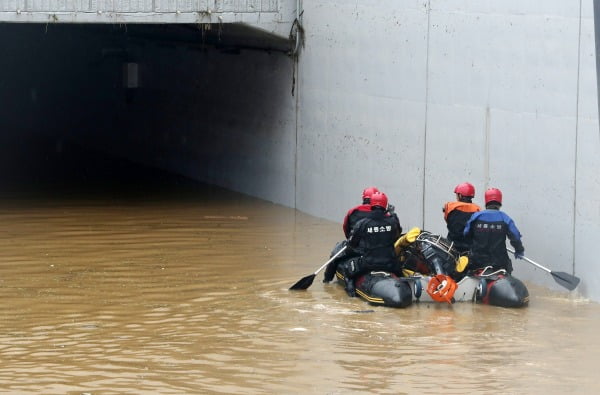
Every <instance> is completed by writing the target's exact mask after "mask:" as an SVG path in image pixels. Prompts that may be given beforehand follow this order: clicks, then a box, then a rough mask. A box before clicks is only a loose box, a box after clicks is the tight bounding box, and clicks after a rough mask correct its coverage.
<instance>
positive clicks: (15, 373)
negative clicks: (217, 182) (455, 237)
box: [0, 151, 600, 394]
mask: <svg viewBox="0 0 600 395" xmlns="http://www.w3.org/2000/svg"><path fill="white" fill-rule="evenodd" d="M61 152H64V151H61ZM95 155H97V154H95ZM84 156H85V157H86V158H88V159H89V158H92V157H94V161H93V163H94V165H93V166H88V165H86V163H87V162H81V161H80V162H77V163H75V164H69V162H68V161H69V160H73V159H74V158H75V157H69V156H68V155H64V156H61V157H62V159H61V161H63V160H64V162H62V165H61V166H63V165H64V166H65V167H63V170H64V169H71V170H72V171H71V172H65V171H62V172H54V173H52V174H54V175H57V174H67V173H68V174H70V175H69V177H66V178H64V179H62V180H58V181H57V180H55V179H54V178H53V177H42V176H41V175H40V173H38V172H32V174H34V173H35V174H38V175H39V177H38V181H37V183H36V184H35V185H38V188H37V189H36V187H35V185H29V187H28V188H25V187H23V185H25V184H28V183H26V182H23V175H21V176H20V177H17V176H15V177H12V178H10V177H5V179H6V180H8V179H12V180H13V181H14V180H20V182H16V181H15V182H14V183H12V184H10V185H9V184H5V188H4V189H3V192H4V193H3V194H2V198H1V199H0V300H1V301H2V302H1V303H0V350H1V356H2V362H3V363H2V364H1V366H0V392H1V393H78V394H80V393H91V394H100V393H101V394H183V393H185V394H209V393H210V394H219V393H221V394H249V393H251V394H258V393H268V394H274V393H280V394H284V393H285V394H294V393H297V394H300V393H302V394H354V393H389V394H391V393H393V394H397V393H436V394H437V393H456V394H459V393H460V394H463V393H515V394H516V393H566V392H569V393H592V392H597V391H598V390H599V389H600V385H599V384H598V382H597V380H596V378H595V374H596V370H597V368H596V366H597V365H598V363H599V362H600V357H599V356H598V354H597V353H594V352H593V350H595V349H598V348H599V347H600V336H598V331H599V329H600V306H599V305H598V304H596V303H591V302H588V301H586V300H582V299H578V298H577V297H576V296H573V295H571V296H569V295H567V294H565V293H551V292H550V291H548V290H545V289H541V288H537V287H534V286H533V285H529V291H530V294H531V301H530V305H529V307H527V308H524V309H503V308H499V307H492V306H482V305H473V304H470V303H462V304H455V305H453V306H449V305H445V304H444V305H441V304H440V305H437V304H436V305H434V304H417V305H414V306H411V307H410V308H407V309H391V308H384V307H373V306H369V305H368V304H366V303H365V302H364V301H362V300H360V299H358V298H354V299H351V298H348V297H347V296H346V294H345V292H344V291H343V289H342V287H341V286H338V285H336V284H333V283H332V284H322V282H321V279H322V274H319V276H317V278H316V279H315V282H314V283H313V285H312V286H311V287H310V288H309V289H308V290H307V291H305V292H304V291H300V292H290V291H288V288H289V287H290V286H291V285H292V284H293V283H294V282H296V281H297V280H298V279H300V278H302V277H303V276H305V275H307V274H310V273H312V272H313V271H314V270H315V269H316V268H318V267H319V266H320V265H321V264H322V263H323V262H324V261H325V260H327V257H328V254H329V251H330V249H331V248H332V247H333V245H334V243H335V242H336V241H338V240H339V239H340V238H341V237H342V230H341V226H340V224H338V223H332V222H329V221H325V220H321V219H318V218H314V217H311V216H307V215H304V214H301V213H299V212H296V211H295V210H291V209H287V208H284V207H281V206H277V205H274V204H271V203H268V202H264V201H261V200H257V199H253V198H249V197H247V196H244V195H239V194H235V193H231V192H227V191H222V190H220V189H218V188H214V187H207V186H203V185H199V184H195V183H193V182H189V181H186V180H184V179H181V178H176V177H169V176H167V175H165V174H163V173H156V172H153V171H152V170H149V169H143V168H139V167H136V166H133V165H131V164H127V163H125V162H120V161H118V160H116V159H114V158H102V157H100V156H97V157H96V156H92V155H91V154H89V153H87V154H86V155H84ZM75 159H77V158H75ZM78 160H81V158H78ZM58 163H59V162H54V165H53V166H58ZM38 170H39V169H38ZM84 173H85V178H82V174H84ZM5 174H6V173H5ZM23 174H24V173H23ZM103 175H106V177H104V176H103ZM83 179H85V180H86V181H85V182H84V181H81V180H83ZM11 185H12V187H11ZM132 186H134V187H133V188H132ZM86 191H87V193H86ZM400 215H401V213H400ZM539 275H540V276H544V275H547V273H544V272H541V271H540V273H539Z"/></svg>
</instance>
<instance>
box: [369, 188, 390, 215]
mask: <svg viewBox="0 0 600 395" xmlns="http://www.w3.org/2000/svg"><path fill="white" fill-rule="evenodd" d="M387 206H388V198H387V196H385V193H383V192H379V191H377V192H375V193H374V194H373V195H372V196H371V210H372V209H373V207H381V208H383V209H387Z"/></svg>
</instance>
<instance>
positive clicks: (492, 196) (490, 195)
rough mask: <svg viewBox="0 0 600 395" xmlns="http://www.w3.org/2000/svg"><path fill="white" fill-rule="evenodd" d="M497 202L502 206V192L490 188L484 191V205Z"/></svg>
mask: <svg viewBox="0 0 600 395" xmlns="http://www.w3.org/2000/svg"><path fill="white" fill-rule="evenodd" d="M489 202H498V203H500V204H502V192H501V191H500V190H499V189H498V188H490V189H488V190H487V191H485V204H488V203H489Z"/></svg>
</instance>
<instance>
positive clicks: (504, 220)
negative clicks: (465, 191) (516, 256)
mask: <svg viewBox="0 0 600 395" xmlns="http://www.w3.org/2000/svg"><path fill="white" fill-rule="evenodd" d="M463 234H464V236H465V237H466V238H467V239H468V240H469V241H470V243H471V255H470V257H469V261H470V267H471V268H472V269H477V268H482V267H485V266H493V267H494V269H506V270H507V271H508V272H509V273H510V272H512V263H511V261H510V258H509V257H508V253H507V252H506V239H507V238H508V239H509V240H510V244H511V245H512V246H513V247H514V248H515V251H517V252H524V251H525V248H524V247H523V243H522V242H521V232H519V229H517V226H516V225H515V222H514V221H513V220H512V218H510V217H509V216H508V215H507V214H506V213H504V212H502V211H500V210H495V209H487V210H483V211H479V212H477V213H474V214H473V215H472V216H471V218H470V219H469V221H467V224H466V226H465V230H464V232H463Z"/></svg>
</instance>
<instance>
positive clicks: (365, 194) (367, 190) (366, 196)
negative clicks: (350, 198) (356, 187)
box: [362, 187, 379, 203]
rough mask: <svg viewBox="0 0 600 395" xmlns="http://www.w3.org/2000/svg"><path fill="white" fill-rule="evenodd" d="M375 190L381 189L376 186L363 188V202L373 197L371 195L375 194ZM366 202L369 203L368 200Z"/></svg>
mask: <svg viewBox="0 0 600 395" xmlns="http://www.w3.org/2000/svg"><path fill="white" fill-rule="evenodd" d="M375 192H379V189H377V188H376V187H368V188H365V189H364V190H363V195H362V198H363V202H365V200H367V199H371V196H373V194H374V193H375ZM366 203H368V201H367V202H366Z"/></svg>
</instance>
